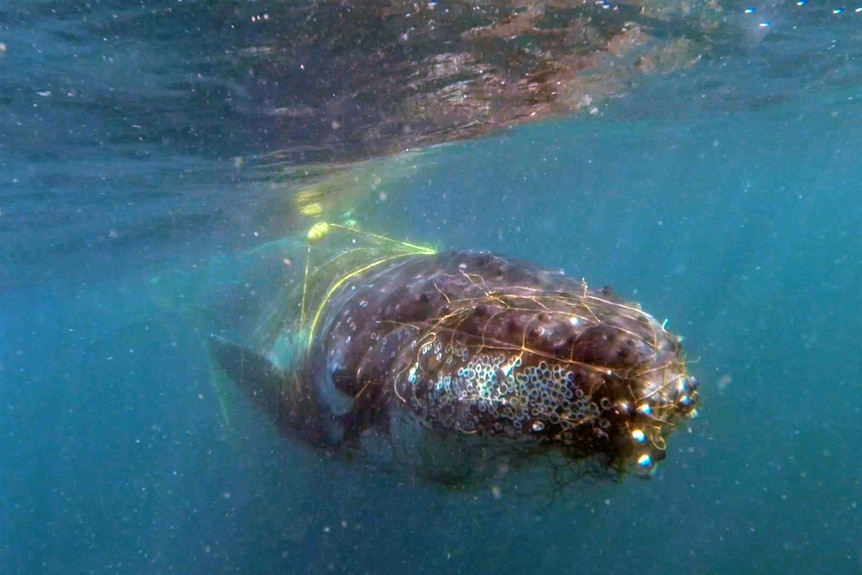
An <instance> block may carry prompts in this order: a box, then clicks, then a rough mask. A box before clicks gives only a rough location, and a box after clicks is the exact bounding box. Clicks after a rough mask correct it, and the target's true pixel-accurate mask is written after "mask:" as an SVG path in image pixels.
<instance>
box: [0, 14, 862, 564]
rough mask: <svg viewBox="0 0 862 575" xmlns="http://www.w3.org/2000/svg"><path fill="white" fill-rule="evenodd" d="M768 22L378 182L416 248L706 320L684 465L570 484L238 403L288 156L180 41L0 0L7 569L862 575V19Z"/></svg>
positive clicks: (698, 329) (678, 444) (0, 327)
mask: <svg viewBox="0 0 862 575" xmlns="http://www.w3.org/2000/svg"><path fill="white" fill-rule="evenodd" d="M96 4H98V3H96ZM797 4H800V5H797ZM141 6H142V7H141V10H142V11H146V7H145V6H144V5H143V4H142V5H141ZM121 7H122V6H120V5H119V4H117V6H113V5H112V4H111V3H106V4H105V5H104V6H103V8H104V9H105V10H108V11H110V10H114V9H116V10H119V9H120V8H121ZM750 8H751V7H749V6H744V5H742V4H740V5H739V6H736V5H733V4H730V5H728V10H729V11H731V12H732V13H733V14H735V16H734V17H735V18H738V19H739V25H738V26H737V27H736V28H733V29H734V30H737V31H738V34H737V35H729V36H728V37H727V38H726V40H725V42H726V44H728V45H731V47H729V48H726V49H725V50H724V51H722V52H719V54H718V55H712V56H711V57H705V58H704V59H703V61H701V62H699V63H698V66H695V67H694V68H691V69H686V70H684V71H679V72H676V73H672V74H668V75H664V76H660V77H652V78H649V79H645V80H643V81H642V82H641V83H639V84H638V85H635V86H632V87H631V89H630V90H629V91H627V93H625V94H624V95H621V96H619V97H617V98H613V99H610V100H608V101H606V102H603V103H601V104H600V106H599V108H598V113H596V114H589V113H586V114H583V115H575V116H571V117H566V118H558V119H553V120H546V121H543V122H540V123H536V124H529V125H523V126H520V127H518V128H512V129H507V130H503V131H501V132H497V133H494V134H491V135H490V136H488V137H485V138H481V139H474V140H469V141H465V142H460V143H454V144H450V145H448V146H445V147H441V148H437V149H435V150H434V151H433V153H432V152H429V155H430V157H432V158H433V161H431V162H430V163H429V166H428V167H427V168H425V169H423V170H422V171H420V172H419V175H416V176H415V177H412V178H409V179H407V180H406V181H405V182H403V183H402V184H401V187H400V188H399V189H397V190H395V191H390V192H389V193H388V194H387V195H386V197H385V201H384V200H383V199H380V206H378V211H377V212H376V216H375V217H376V223H377V224H378V225H379V226H380V228H381V229H384V230H387V231H391V232H392V233H393V234H394V235H403V236H406V237H409V238H411V239H417V240H422V241H429V242H432V243H435V244H436V245H440V246H446V247H465V248H477V249H478V248H482V249H490V250H495V251H499V252H502V253H506V254H509V255H512V256H517V257H522V258H527V259H530V260H534V261H538V262H540V263H542V264H545V265H549V266H555V267H563V268H565V269H566V271H567V273H569V274H570V275H574V276H583V277H585V278H587V279H588V280H589V281H590V282H591V283H594V284H597V285H604V284H608V285H612V286H613V287H614V288H615V289H616V290H617V291H618V292H619V293H621V294H624V295H626V296H628V297H632V298H633V299H636V300H638V301H640V302H641V303H642V304H643V305H644V308H645V309H647V310H649V311H651V312H652V313H654V314H655V315H657V316H660V317H666V318H668V320H669V326H670V328H671V329H672V330H673V331H674V332H676V333H680V334H682V335H683V336H685V340H684V345H685V346H686V349H687V350H688V353H689V356H690V358H691V359H692V360H693V365H692V366H691V370H692V371H693V372H694V373H695V374H696V375H697V376H698V377H699V378H700V380H701V382H702V383H701V392H702V395H703V398H704V406H703V409H702V410H701V412H702V413H701V417H700V418H699V419H697V420H695V421H694V422H693V423H692V425H691V431H690V432H689V431H687V430H685V429H683V430H680V431H679V432H678V433H677V434H675V435H674V436H673V437H672V438H671V442H670V449H669V457H668V460H667V461H666V463H665V464H664V465H663V466H662V467H660V468H659V471H658V472H657V474H656V475H655V476H654V477H653V478H651V479H650V480H648V481H640V480H636V479H633V478H628V479H626V480H625V481H623V482H621V483H604V482H595V481H585V482H584V483H583V484H574V485H571V486H569V487H567V488H566V489H565V490H564V491H563V492H562V493H560V494H556V495H555V496H554V497H552V498H550V499H543V498H538V499H537V498H534V497H529V496H524V495H520V494H518V493H510V492H507V491H505V490H503V492H502V493H501V494H498V495H500V496H499V497H497V496H495V494H494V493H493V492H492V491H491V490H490V489H488V490H479V491H476V492H469V493H462V492H451V491H446V490H445V489H441V488H431V487H429V486H427V485H417V484H413V483H412V482H407V481H401V480H399V478H398V477H389V476H385V477H381V476H380V475H379V474H375V473H374V472H373V471H366V470H362V469H357V468H356V467H351V466H346V465H343V464H341V463H339V462H338V461H332V460H329V459H326V458H324V457H322V456H321V455H320V454H318V453H315V452H313V451H310V450H307V449H305V448H303V447H302V446H299V445H296V444H294V443H292V442H291V441H289V440H286V439H283V438H280V437H278V436H277V435H276V434H275V433H274V431H273V430H272V429H270V428H269V427H268V425H267V424H266V422H265V421H263V419H262V418H261V417H260V416H259V415H258V414H257V413H255V412H254V411H253V410H252V409H251V408H250V407H248V406H246V405H245V404H243V403H242V402H241V401H234V402H231V401H229V400H230V399H231V398H230V397H228V398H227V400H226V399H225V393H224V392H223V391H221V390H218V389H217V388H216V387H214V384H213V372H212V366H211V364H210V362H209V360H208V356H207V353H206V347H205V336H206V334H207V333H208V329H209V325H210V324H209V316H208V312H209V311H210V310H209V309H208V308H209V307H210V306H215V304H216V303H218V302H214V301H213V299H212V297H210V296H207V295H206V294H207V293H209V292H207V290H206V287H207V286H208V285H210V284H219V285H221V284H224V283H230V282H235V281H236V282H241V281H244V278H243V277H242V276H241V274H238V275H237V274H236V270H237V269H238V268H236V267H231V265H229V264H225V265H224V266H221V265H219V262H221V261H229V260H230V258H231V257H232V256H236V255H237V254H242V253H246V252H247V250H251V249H254V248H255V247H257V246H259V245H261V244H263V243H264V242H266V241H271V240H275V239H278V238H279V237H281V236H282V235H285V234H286V233H289V232H291V231H293V230H291V229H290V225H289V223H288V222H290V221H292V220H291V218H292V215H291V214H290V213H289V210H290V204H289V202H288V201H286V200H285V198H284V197H283V195H282V194H283V190H282V188H280V187H277V186H272V185H269V182H267V181H266V180H265V179H263V180H262V179H261V178H258V177H255V178H245V177H244V175H243V170H242V167H241V166H239V165H238V163H237V162H236V161H235V158H236V157H238V156H241V155H242V154H247V153H253V151H254V149H255V147H256V146H258V145H259V146H261V147H266V146H269V145H271V144H272V143H271V142H270V141H269V140H268V139H267V138H265V137H263V136H260V139H259V140H258V139H256V138H257V135H256V134H257V132H255V131H254V130H252V129H251V128H250V127H248V126H246V129H248V131H249V133H247V134H239V133H234V132H231V129H232V128H234V127H236V124H235V123H231V120H230V118H227V117H223V116H220V112H219V110H220V108H218V106H216V104H213V103H212V101H211V100H208V99H207V98H205V97H201V98H200V99H192V101H191V102H188V101H185V100H184V99H183V94H184V92H183V90H181V89H180V87H179V86H180V85H186V84H188V81H187V78H186V79H185V80H183V79H182V78H180V79H175V78H173V77H172V76H171V74H178V72H175V69H174V68H172V67H171V66H172V65H173V64H172V63H170V62H166V60H170V59H171V58H174V59H177V60H183V61H184V60H185V59H186V58H188V60H189V61H190V62H191V64H190V66H191V67H192V68H194V67H195V66H203V64H202V63H201V62H202V61H205V60H206V58H204V57H203V56H202V55H201V54H200V53H194V54H188V55H187V54H186V53H184V52H183V50H187V49H189V50H190V48H189V46H187V45H186V44H185V43H184V41H183V38H182V37H181V35H180V34H176V35H172V34H170V33H168V32H165V38H161V37H159V38H157V40H158V41H159V43H156V44H153V43H148V41H147V39H146V38H145V37H144V36H146V35H145V34H143V33H140V34H138V33H132V31H128V32H129V34H128V36H122V35H120V34H118V32H117V30H115V29H112V30H111V35H108V36H105V37H104V38H105V39H103V38H102V37H101V36H100V35H99V34H98V33H97V32H98V31H94V30H93V29H92V28H90V27H88V26H87V25H86V23H87V22H88V20H87V18H88V17H89V18H94V17H95V15H94V13H93V12H92V11H91V12H88V10H92V8H86V9H85V7H84V5H77V4H75V3H70V4H64V5H59V4H56V3H47V2H46V3H42V2H33V3H32V4H30V5H29V6H28V5H27V4H26V3H12V4H10V5H9V7H8V8H6V9H3V8H0V15H2V17H3V19H2V20H0V23H2V33H3V34H4V35H5V36H4V37H0V42H3V43H4V46H5V48H4V52H2V55H0V69H2V72H0V82H2V85H3V87H4V95H3V96H0V98H2V99H0V102H2V106H3V108H2V110H0V114H2V116H0V118H2V120H0V122H2V125H0V132H2V139H0V182H2V188H0V240H2V246H0V441H2V444H0V445H2V448H0V572H2V573H168V572H174V573H214V572H223V573H228V572H231V573H233V572H250V573H272V572H284V573H306V572H307V573H323V572H335V573H491V572H494V573H498V574H499V573H525V572H535V571H538V570H542V571H551V570H556V571H563V570H567V571H573V570H577V571H578V572H580V573H596V574H608V573H630V572H638V573H661V574H667V573H703V574H706V573H858V572H862V528H860V525H862V517H860V513H862V512H861V511H860V506H862V479H860V477H862V448H860V444H859V442H858V441H857V439H858V438H857V435H858V434H859V428H860V426H859V421H860V411H862V407H860V406H862V384H860V382H861V381H862V361H860V357H862V353H860V351H862V348H860V344H859V339H858V334H859V333H860V332H862V319H860V314H859V313H857V310H859V309H862V295H860V292H862V290H860V279H859V278H860V277H862V239H860V229H862V202H860V187H859V182H860V181H862V146H860V144H859V143H860V142H862V49H860V46H862V44H860V32H859V31H860V30H862V14H860V13H859V12H856V7H855V6H850V5H846V6H839V5H837V4H836V5H834V6H832V5H830V6H828V7H827V6H823V5H821V6H818V7H809V8H810V10H809V11H807V12H806V11H804V10H805V9H806V6H805V3H796V2H791V3H786V4H784V3H781V4H777V5H774V6H766V5H765V6H756V7H755V8H756V9H755V10H754V11H753V14H746V10H747V9H750ZM100 14H101V13H100ZM759 15H762V16H759ZM749 16H751V17H752V18H754V17H755V16H757V18H758V19H757V20H751V21H748V20H745V18H748V17H749ZM763 23H768V28H769V33H768V34H767V33H766V32H764V27H762V26H761V24H763ZM187 24H188V22H187V21H186V20H183V21H182V25H187ZM176 26H178V27H179V26H180V23H176ZM178 30H179V28H178ZM174 36H178V38H176V39H174ZM170 42H175V48H176V50H175V52H174V53H170V54H166V53H165V52H164V47H165V45H166V43H167V45H170ZM213 43H214V44H217V43H216V42H213ZM104 44H106V45H107V47H105V46H103V45H104ZM153 46H158V48H159V49H158V50H154V49H153ZM206 48H211V46H206ZM197 49H202V48H200V46H198V48H197ZM204 56H205V55H204ZM141 62H146V66H144V70H145V71H144V72H142V73H136V72H135V70H136V69H137V66H138V65H139V63H141ZM164 76H168V80H169V81H168V82H166V83H167V85H169V86H171V87H172V88H171V89H167V88H165V83H164V82H162V81H163V80H164ZM182 82H186V84H183V83H182ZM77 94H84V95H85V96H82V97H80V98H78V97H77V96H76V95H77ZM210 96H211V94H210ZM208 103H209V105H212V106H214V107H213V108H207V105H208ZM202 118H203V119H205V120H206V126H205V127H206V129H203V128H201V129H200V133H201V134H202V135H200V136H195V130H194V129H192V128H189V129H187V130H184V129H181V128H179V127H178V126H182V125H187V126H197V127H199V128H200V126H202V125H203V124H202V123H201V122H203V120H202ZM135 126H138V127H135ZM160 126H162V127H160ZM259 129H261V130H263V128H259ZM232 274H234V275H232ZM221 303H224V302H221ZM228 395H229V392H228ZM233 399H236V398H233ZM226 402H227V403H226Z"/></svg>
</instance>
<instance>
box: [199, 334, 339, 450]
mask: <svg viewBox="0 0 862 575" xmlns="http://www.w3.org/2000/svg"><path fill="white" fill-rule="evenodd" d="M209 348H210V351H211V353H212V355H213V357H215V359H216V361H217V362H218V365H219V367H221V369H222V371H224V372H225V374H226V375H227V376H228V377H229V378H230V379H231V380H233V382H234V383H236V384H237V386H238V387H239V388H240V389H241V390H242V391H243V393H244V394H245V395H246V396H248V397H249V398H250V399H251V400H252V402H253V403H254V404H255V406H256V407H257V408H258V409H259V410H260V411H262V412H263V413H265V414H266V415H267V417H269V419H270V420H271V421H272V422H273V423H274V424H275V426H276V427H277V428H278V429H279V431H281V432H283V433H285V434H287V435H294V436H295V435H299V436H300V438H301V439H304V440H305V441H308V442H309V443H313V444H318V443H320V442H321V441H322V430H321V423H320V421H319V419H318V417H317V413H316V409H315V404H316V401H315V398H314V397H313V396H311V395H309V391H308V390H302V389H298V388H297V385H296V382H295V381H293V380H292V379H291V378H290V377H289V375H288V374H287V373H285V372H284V371H282V370H280V369H279V368H278V367H276V366H275V365H274V364H273V363H272V362H271V361H269V360H268V359H267V358H266V357H264V356H262V355H261V354H259V353H255V352H254V351H252V350H249V349H246V348H244V347H242V346H240V345H237V344H235V343H233V342H231V341H228V340H226V339H224V338H222V337H219V336H217V335H210V336H209Z"/></svg>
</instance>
